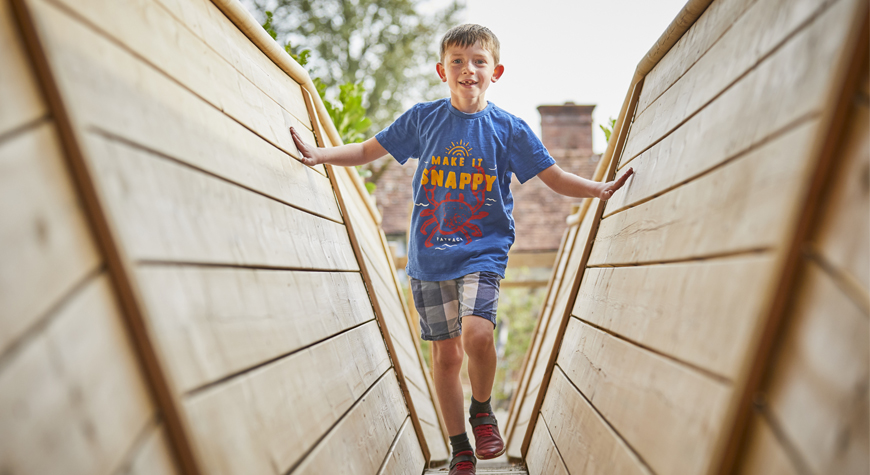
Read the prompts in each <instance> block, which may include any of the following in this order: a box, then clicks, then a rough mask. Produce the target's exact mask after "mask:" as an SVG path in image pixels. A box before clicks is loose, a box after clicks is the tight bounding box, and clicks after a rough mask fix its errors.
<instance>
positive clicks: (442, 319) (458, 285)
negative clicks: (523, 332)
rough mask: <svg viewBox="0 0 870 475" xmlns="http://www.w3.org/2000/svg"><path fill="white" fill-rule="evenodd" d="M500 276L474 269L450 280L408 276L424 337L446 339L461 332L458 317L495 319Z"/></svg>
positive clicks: (493, 324)
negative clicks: (431, 279) (433, 280)
mask: <svg viewBox="0 0 870 475" xmlns="http://www.w3.org/2000/svg"><path fill="white" fill-rule="evenodd" d="M500 280H501V277H499V276H498V274H494V273H492V272H475V273H473V274H468V275H465V276H462V277H460V278H458V279H454V280H444V281H440V282H430V281H426V280H418V279H414V278H411V292H412V293H413V295H414V306H415V307H416V308H417V313H419V314H420V330H421V333H422V334H423V335H422V337H423V339H424V340H429V341H433V340H447V339H450V338H455V337H457V336H459V335H461V334H462V317H466V316H468V315H476V316H478V317H483V318H485V319H487V320H489V321H490V322H492V326H493V328H495V323H496V317H495V314H496V310H498V287H499V281H500Z"/></svg>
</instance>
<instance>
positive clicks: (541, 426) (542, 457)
mask: <svg viewBox="0 0 870 475" xmlns="http://www.w3.org/2000/svg"><path fill="white" fill-rule="evenodd" d="M546 425H547V424H546V421H545V420H544V418H539V419H538V423H537V425H535V432H534V434H533V435H532V445H530V446H529V456H528V459H527V460H526V465H527V466H528V467H529V474H530V475H568V469H567V468H566V467H565V462H563V461H562V457H561V456H560V455H559V451H558V450H557V449H556V445H555V444H554V443H553V438H552V437H550V432H549V431H548V430H547V427H546Z"/></svg>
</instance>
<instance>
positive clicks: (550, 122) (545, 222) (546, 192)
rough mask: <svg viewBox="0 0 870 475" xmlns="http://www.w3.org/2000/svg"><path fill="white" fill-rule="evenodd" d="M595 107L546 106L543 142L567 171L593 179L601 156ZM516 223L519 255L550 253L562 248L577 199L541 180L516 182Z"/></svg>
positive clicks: (515, 245)
mask: <svg viewBox="0 0 870 475" xmlns="http://www.w3.org/2000/svg"><path fill="white" fill-rule="evenodd" d="M593 109H595V106H594V105H576V104H574V103H573V102H566V103H565V104H564V105H560V106H557V105H544V106H540V107H538V112H540V113H541V141H542V142H544V146H545V147H547V150H548V151H549V152H550V155H552V156H553V158H555V159H556V163H557V164H558V165H559V166H560V167H561V168H562V169H563V170H565V171H568V172H571V173H575V174H577V175H580V176H582V177H584V178H592V175H593V174H594V173H595V168H596V167H597V166H598V160H599V158H600V157H599V156H598V155H595V154H593V153H592V110H593ZM511 189H512V191H513V194H514V203H515V206H514V220H515V221H516V230H517V238H516V242H515V243H514V245H513V248H512V251H511V252H512V253H515V252H547V251H553V250H556V249H558V248H559V242H560V240H561V238H562V232H563V231H564V230H565V218H566V217H567V216H568V214H570V212H571V205H572V204H575V203H578V202H580V201H581V200H580V199H577V198H568V197H566V196H561V195H558V194H556V193H555V192H553V191H552V190H550V189H549V188H548V187H547V185H545V184H544V182H542V181H541V180H539V179H534V180H530V181H528V182H526V184H524V185H519V184H518V183H515V185H514V186H512V188H511Z"/></svg>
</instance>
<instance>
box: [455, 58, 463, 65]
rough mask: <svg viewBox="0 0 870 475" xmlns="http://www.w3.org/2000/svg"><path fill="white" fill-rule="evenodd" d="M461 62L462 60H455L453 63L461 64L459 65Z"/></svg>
mask: <svg viewBox="0 0 870 475" xmlns="http://www.w3.org/2000/svg"><path fill="white" fill-rule="evenodd" d="M461 62H462V60H461V59H454V60H453V63H454V64H459V63H461Z"/></svg>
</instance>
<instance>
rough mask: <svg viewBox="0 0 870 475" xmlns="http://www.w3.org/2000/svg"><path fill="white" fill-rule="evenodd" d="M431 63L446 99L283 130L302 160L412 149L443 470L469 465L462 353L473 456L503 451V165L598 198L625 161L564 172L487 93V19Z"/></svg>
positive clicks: (509, 205) (463, 473) (492, 63)
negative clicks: (497, 337)
mask: <svg viewBox="0 0 870 475" xmlns="http://www.w3.org/2000/svg"><path fill="white" fill-rule="evenodd" d="M436 70H437V72H438V76H439V77H440V78H441V81H442V82H446V83H447V86H448V87H449V88H450V98H449V99H441V100H439V101H435V102H429V103H421V104H417V105H415V106H414V107H412V108H411V109H410V110H409V111H407V112H405V113H404V114H402V116H401V117H399V118H398V119H397V120H396V121H395V122H394V123H393V124H391V125H390V126H389V127H387V128H386V129H384V130H383V131H381V132H380V133H378V134H377V135H376V136H375V137H374V138H371V139H368V140H366V141H365V142H363V143H361V144H348V145H343V146H340V147H334V148H314V147H311V146H310V145H307V144H305V143H304V142H302V141H301V140H300V138H299V136H298V135H297V134H296V131H295V130H293V129H292V128H291V133H292V135H293V139H294V141H295V142H296V145H297V147H298V148H299V151H300V153H301V155H302V156H303V159H302V161H303V162H304V163H305V164H307V165H316V164H319V163H331V164H334V165H341V166H353V165H362V164H365V163H369V162H371V161H373V160H375V159H378V158H380V157H382V156H384V155H386V154H387V153H390V154H391V155H392V156H393V157H394V158H395V159H396V160H397V161H399V163H401V164H404V163H405V162H406V161H407V160H408V158H411V157H417V158H419V159H420V161H419V164H418V166H417V172H416V174H415V176H414V180H413V187H414V190H413V191H414V204H415V206H414V211H413V215H412V218H411V231H410V239H409V240H410V242H409V249H408V266H407V269H406V270H407V273H408V276H410V278H411V289H412V292H413V296H414V304H415V306H416V308H417V311H418V312H419V314H420V327H421V329H422V334H423V335H422V338H423V339H424V340H430V341H432V348H433V359H434V364H433V366H434V375H433V378H434V383H435V391H436V393H437V394H438V401H439V404H440V405H441V411H442V413H443V414H444V419H445V424H446V426H447V430H448V432H449V435H450V445H451V447H452V455H453V458H452V460H451V463H450V475H468V474H474V470H475V465H476V458H475V456H474V453H475V451H473V450H472V447H471V444H470V442H469V440H468V436H467V435H466V432H465V422H464V420H463V419H464V416H463V414H462V413H463V394H462V386H461V384H460V380H459V369H460V367H461V366H462V360H463V358H464V354H467V355H468V376H469V379H470V380H471V389H472V398H471V407H470V410H469V415H470V416H471V417H470V419H469V422H470V423H471V426H472V428H473V432H474V438H475V446H476V453H477V457H478V458H480V459H490V458H495V457H498V456H500V455H501V454H503V453H504V451H505V446H504V441H503V440H502V437H501V435H500V433H499V430H498V425H497V422H496V420H495V417H494V415H493V412H492V408H491V406H490V393H491V391H492V385H493V379H494V378H495V370H496V352H495V343H494V338H493V331H494V329H495V323H496V318H495V315H496V307H497V305H498V288H499V280H500V279H502V278H504V270H505V267H506V266H507V254H508V250H509V249H510V246H511V244H512V243H513V240H514V223H513V218H512V216H511V211H512V209H513V198H512V197H511V193H510V182H511V176H512V175H513V174H516V176H517V178H518V179H519V180H520V182H521V183H523V182H525V181H527V180H529V179H531V178H533V177H535V176H538V177H540V178H541V180H543V181H544V183H546V184H547V186H549V187H550V188H551V189H553V190H554V191H556V192H557V193H560V194H563V195H567V196H573V197H596V198H600V199H603V200H606V199H608V198H610V196H611V195H612V194H613V192H614V191H616V190H618V189H619V188H620V187H622V185H623V184H624V183H625V181H626V180H627V179H628V177H629V176H630V175H631V173H632V170H631V169H629V171H628V172H627V173H625V174H624V175H623V176H622V177H620V178H619V179H618V180H616V181H613V182H609V183H598V182H593V181H589V180H586V179H584V178H580V177H578V176H576V175H573V174H570V173H567V172H565V171H563V170H562V169H561V168H559V166H558V165H556V162H555V160H553V158H552V157H550V155H549V153H548V152H547V150H546V149H545V148H544V146H543V144H542V143H541V141H540V140H538V138H537V137H536V136H535V135H534V133H533V132H532V131H531V129H530V128H529V126H528V125H526V123H525V122H523V121H522V120H521V119H519V118H517V117H514V116H512V115H510V114H508V113H506V112H504V111H503V110H501V109H499V108H498V107H496V106H495V105H493V104H491V103H488V102H487V101H486V97H485V96H486V90H487V88H488V87H489V85H490V84H492V83H495V82H496V81H498V79H499V78H501V76H502V74H504V66H503V65H501V64H500V63H499V43H498V39H497V38H496V37H495V35H494V34H493V33H492V32H491V31H490V30H489V29H487V28H485V27H482V26H479V25H470V24H469V25H461V26H457V27H455V28H453V29H451V30H450V31H448V32H447V34H445V35H444V38H443V39H442V40H441V62H439V63H438V64H437V66H436ZM463 353H464V354H463Z"/></svg>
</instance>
